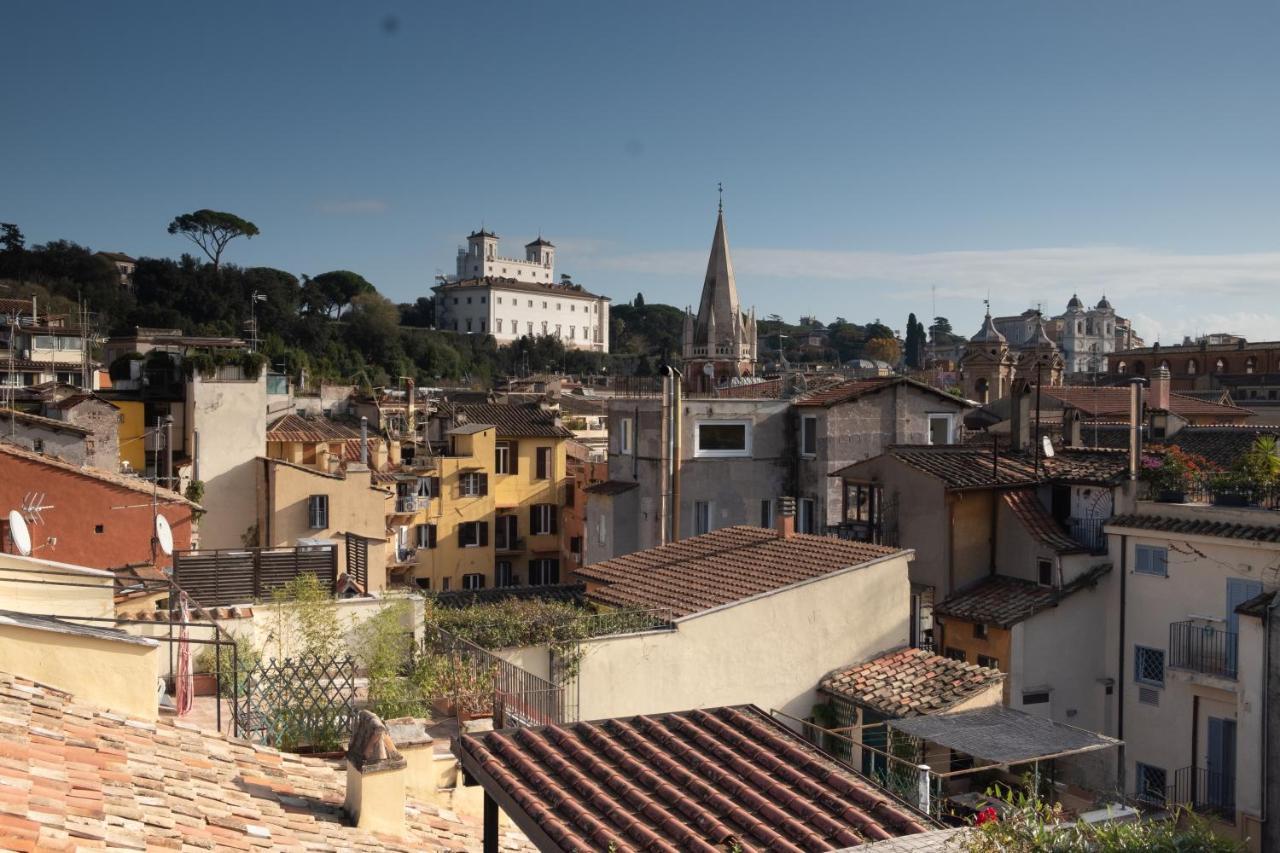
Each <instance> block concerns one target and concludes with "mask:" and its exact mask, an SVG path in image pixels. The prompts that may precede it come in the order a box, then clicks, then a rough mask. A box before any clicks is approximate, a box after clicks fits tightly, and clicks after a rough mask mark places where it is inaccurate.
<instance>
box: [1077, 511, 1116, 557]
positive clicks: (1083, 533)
mask: <svg viewBox="0 0 1280 853" xmlns="http://www.w3.org/2000/svg"><path fill="white" fill-rule="evenodd" d="M1109 520H1110V519H1106V518H1070V519H1068V520H1067V529H1068V530H1069V531H1070V532H1071V538H1072V539H1074V540H1076V541H1077V542H1079V543H1080V544H1081V545H1083V546H1085V547H1086V548H1088V549H1089V551H1090V552H1091V553H1094V554H1105V553H1106V551H1107V534H1106V533H1104V532H1103V530H1102V527H1103V525H1105V524H1106V523H1107V522H1108V521H1109Z"/></svg>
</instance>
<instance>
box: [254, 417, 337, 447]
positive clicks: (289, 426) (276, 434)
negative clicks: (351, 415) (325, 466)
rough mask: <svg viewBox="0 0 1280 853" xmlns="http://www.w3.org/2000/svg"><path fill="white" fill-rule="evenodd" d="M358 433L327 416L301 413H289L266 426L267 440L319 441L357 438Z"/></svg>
mask: <svg viewBox="0 0 1280 853" xmlns="http://www.w3.org/2000/svg"><path fill="white" fill-rule="evenodd" d="M359 438H360V433H359V431H358V430H354V429H352V428H351V427H349V426H346V425H345V424H340V423H337V422H336V421H331V420H329V419H328V418H304V417H303V416H302V415H298V414H289V415H285V416H284V417H282V418H280V419H279V420H278V421H276V422H275V423H273V424H272V425H271V426H269V427H267V441H304V442H308V443H319V442H326V441H348V440H351V439H356V440H359Z"/></svg>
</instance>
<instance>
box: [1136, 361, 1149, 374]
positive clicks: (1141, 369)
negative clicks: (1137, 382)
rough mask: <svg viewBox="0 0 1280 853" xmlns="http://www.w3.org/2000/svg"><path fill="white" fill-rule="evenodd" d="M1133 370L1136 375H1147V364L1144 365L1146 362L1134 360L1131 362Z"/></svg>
mask: <svg viewBox="0 0 1280 853" xmlns="http://www.w3.org/2000/svg"><path fill="white" fill-rule="evenodd" d="M1133 372H1134V373H1135V374H1137V375H1138V376H1146V375H1147V365H1146V364H1144V363H1143V362H1141V361H1135V362H1134V363H1133Z"/></svg>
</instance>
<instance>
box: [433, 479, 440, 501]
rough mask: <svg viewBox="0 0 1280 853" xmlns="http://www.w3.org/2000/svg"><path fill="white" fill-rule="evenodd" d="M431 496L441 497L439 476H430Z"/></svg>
mask: <svg viewBox="0 0 1280 853" xmlns="http://www.w3.org/2000/svg"><path fill="white" fill-rule="evenodd" d="M431 497H433V498H438V497H441V495H440V478H439V477H432V478H431Z"/></svg>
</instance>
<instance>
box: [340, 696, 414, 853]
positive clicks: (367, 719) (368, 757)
mask: <svg viewBox="0 0 1280 853" xmlns="http://www.w3.org/2000/svg"><path fill="white" fill-rule="evenodd" d="M407 764H408V762H406V761H405V758H404V756H403V755H401V754H400V751H399V750H398V749H396V745H395V742H394V741H392V740H391V734H390V732H389V731H388V729H387V725H386V723H384V722H382V720H381V718H379V717H378V715H377V714H375V713H373V712H372V711H368V710H365V711H361V712H360V715H359V716H358V717H356V724H355V727H354V728H353V730H352V732H351V744H350V745H349V746H348V747H347V797H346V801H345V803H344V805H343V808H344V809H345V810H346V812H347V814H348V815H350V817H351V822H352V823H353V824H355V825H356V826H357V827H359V828H360V829H364V830H368V831H370V832H381V833H385V834H387V835H397V836H402V835H404V834H405V822H404V802H405V800H404V789H405V776H406V772H405V767H406V766H407Z"/></svg>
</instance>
